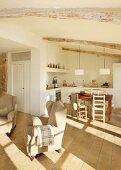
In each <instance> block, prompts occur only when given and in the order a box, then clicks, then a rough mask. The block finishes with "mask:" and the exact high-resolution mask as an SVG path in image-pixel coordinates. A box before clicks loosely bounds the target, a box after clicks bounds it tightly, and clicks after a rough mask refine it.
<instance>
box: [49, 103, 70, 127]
mask: <svg viewBox="0 0 121 170" xmlns="http://www.w3.org/2000/svg"><path fill="white" fill-rule="evenodd" d="M66 113H67V109H66V108H65V106H64V104H63V103H62V102H61V101H57V102H54V103H53V105H52V107H51V111H50V115H49V120H48V124H50V125H52V126H56V127H61V128H65V124H66Z"/></svg>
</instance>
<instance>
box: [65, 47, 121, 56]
mask: <svg viewBox="0 0 121 170" xmlns="http://www.w3.org/2000/svg"><path fill="white" fill-rule="evenodd" d="M62 50H66V51H74V52H78V53H79V52H80V53H85V54H94V55H97V56H108V57H118V58H121V55H119V54H110V53H104V52H97V51H88V50H79V49H74V48H65V47H63V48H62Z"/></svg>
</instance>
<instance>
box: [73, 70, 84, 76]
mask: <svg viewBox="0 0 121 170" xmlns="http://www.w3.org/2000/svg"><path fill="white" fill-rule="evenodd" d="M75 75H84V70H83V69H76V70H75Z"/></svg>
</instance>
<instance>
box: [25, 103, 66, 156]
mask: <svg viewBox="0 0 121 170" xmlns="http://www.w3.org/2000/svg"><path fill="white" fill-rule="evenodd" d="M46 107H47V110H48V115H49V116H48V117H47V116H42V117H35V116H33V117H31V120H29V124H28V126H27V128H26V130H25V145H26V149H27V153H28V155H29V156H30V157H31V158H32V159H33V158H34V157H35V156H36V155H37V154H39V153H43V152H48V151H54V150H58V151H59V152H60V151H61V145H62V139H63V134H64V130H65V125H66V113H67V109H66V108H65V106H64V104H63V103H62V102H60V101H58V102H51V101H49V102H47V104H46ZM42 124H43V125H46V124H49V125H52V127H53V130H54V145H48V146H41V147H40V146H38V145H37V135H38V131H37V127H36V125H42Z"/></svg>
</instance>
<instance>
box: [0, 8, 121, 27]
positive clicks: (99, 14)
mask: <svg viewBox="0 0 121 170" xmlns="http://www.w3.org/2000/svg"><path fill="white" fill-rule="evenodd" d="M23 16H35V17H49V18H59V19H67V18H77V19H88V20H95V21H100V22H113V23H119V24H121V9H120V8H10V9H0V17H1V18H8V17H23Z"/></svg>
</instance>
